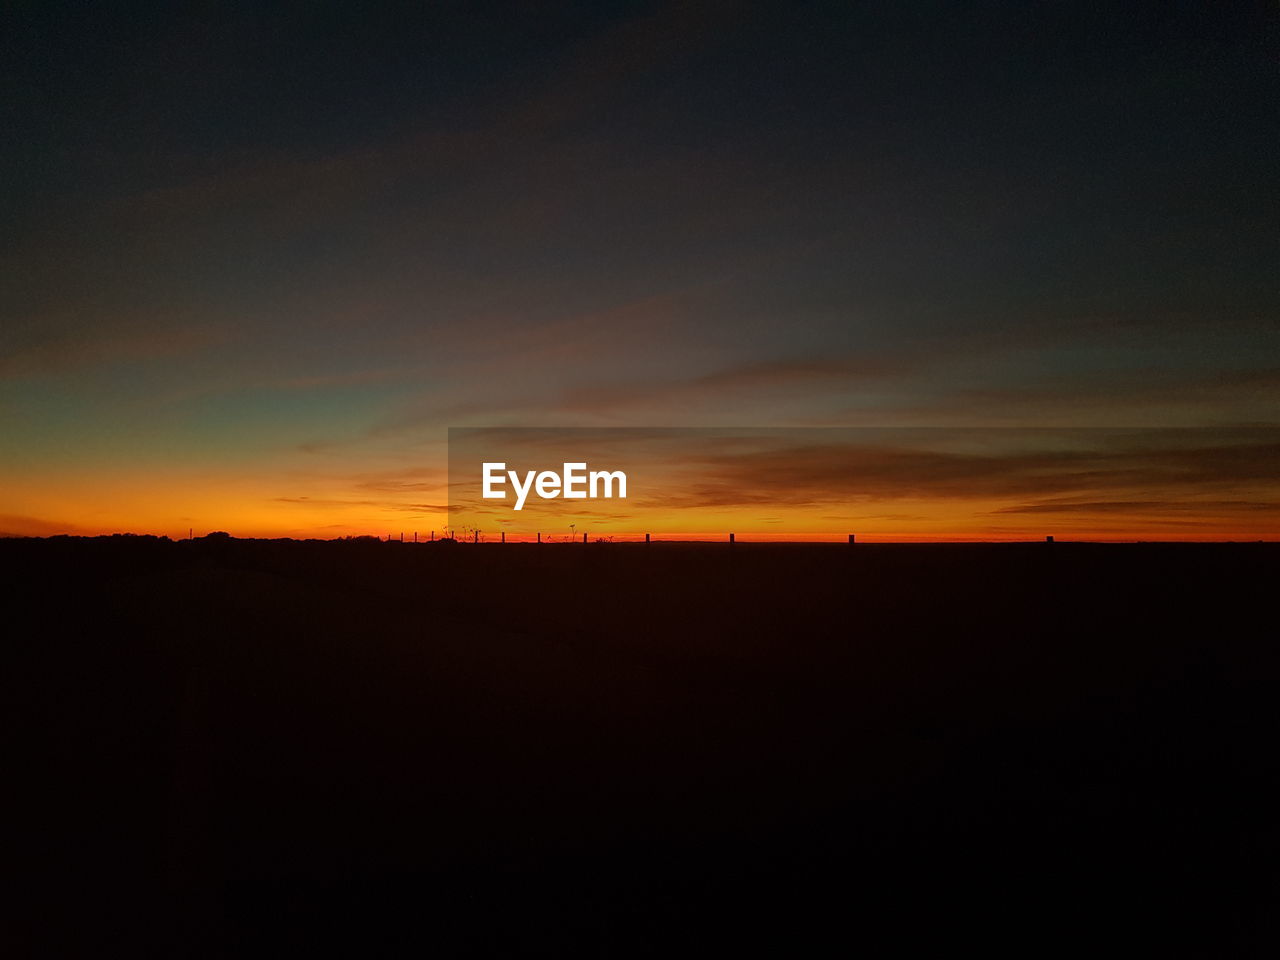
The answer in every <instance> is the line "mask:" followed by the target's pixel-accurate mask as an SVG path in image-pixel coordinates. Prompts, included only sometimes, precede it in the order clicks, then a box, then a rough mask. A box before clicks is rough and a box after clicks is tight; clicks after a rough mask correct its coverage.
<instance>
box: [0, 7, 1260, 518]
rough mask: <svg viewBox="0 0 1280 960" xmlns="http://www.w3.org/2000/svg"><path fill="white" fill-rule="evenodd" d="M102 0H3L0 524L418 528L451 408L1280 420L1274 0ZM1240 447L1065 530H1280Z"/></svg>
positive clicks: (539, 421)
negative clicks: (1141, 507)
mask: <svg viewBox="0 0 1280 960" xmlns="http://www.w3.org/2000/svg"><path fill="white" fill-rule="evenodd" d="M127 6H128V9H125V7H126V5H105V4H100V5H83V4H77V5H71V4H58V3H17V4H13V5H10V6H8V7H7V8H6V10H5V12H4V13H3V14H0V17H2V18H3V23H0V85H2V86H3V90H4V96H3V98H2V99H0V117H2V118H3V128H4V131H5V135H4V136H3V137H0V165H2V166H0V170H2V171H3V178H2V182H3V185H4V186H3V189H2V190H0V205H2V206H0V222H3V223H4V224H5V229H4V230H3V231H0V533H5V534H18V535H32V534H35V535H45V534H52V533H104V532H115V531H132V532H138V533H155V534H163V535H169V536H175V537H176V536H185V535H186V534H187V531H188V530H194V531H195V533H196V534H197V535H199V534H200V533H202V532H208V531H210V530H227V531H230V532H232V533H234V534H237V535H243V536H251V535H255V536H256V535H260V536H320V537H330V536H342V535H347V534H368V533H374V534H379V535H386V534H387V533H398V532H399V531H404V530H429V529H432V528H433V527H436V526H443V525H444V522H445V520H444V516H443V511H444V505H445V504H447V502H448V489H447V486H446V481H447V476H448V456H447V438H448V433H447V431H448V428H449V427H468V426H544V427H552V426H554V427H584V426H590V427H724V426H737V427H788V428H790V427H833V426H841V427H843V426H859V427H861V426H867V427H903V426H929V427H965V428H974V427H980V428H995V427H1020V428H1037V429H1050V428H1063V427H1070V428H1098V427H1111V428H1114V427H1124V428H1130V427H1141V428H1170V427H1183V428H1185V427H1196V428H1209V429H1211V430H1221V431H1230V430H1232V429H1236V428H1240V427H1250V428H1266V427H1270V426H1280V325H1278V324H1277V307H1280V291H1278V290H1277V282H1276V277H1277V275H1278V273H1277V270H1276V266H1277V263H1280V257H1278V254H1280V242H1278V241H1280V230H1277V224H1278V223H1280V210H1278V209H1277V206H1278V205H1277V199H1278V196H1277V187H1276V175H1275V171H1276V170H1277V169H1280V162H1278V161H1280V147H1278V146H1277V145H1278V144H1280V123H1277V112H1276V103H1277V102H1280V97H1278V95H1280V77H1278V76H1277V63H1278V62H1280V58H1278V57H1277V54H1278V53H1280V43H1278V41H1280V12H1278V11H1277V10H1276V9H1275V8H1274V6H1273V5H1263V4H1257V5H1254V4H1239V5H1236V4H1204V5H1190V4H1186V5H1183V4H1146V3H1126V4H1071V3H1046V4H1025V3H955V4H951V3H926V2H921V3H913V4H848V3H818V4H814V3H786V4H753V3H634V4H607V3H600V2H590V3H579V4H555V3H551V4H545V3H537V4H489V3H436V4H421V3H406V4H371V5H355V4H331V5H330V4H300V3H292V4H280V5H274V4H267V3H246V4H220V5H200V6H198V7H197V6H192V7H183V6H181V5H164V6H163V7H161V6H159V5H157V7H156V8H154V9H151V10H147V9H146V8H145V7H144V5H127ZM1250 437H1251V439H1250V441H1249V442H1250V444H1251V446H1250V447H1249V450H1250V451H1251V453H1249V455H1248V456H1235V457H1232V458H1229V462H1231V463H1243V462H1249V463H1252V464H1254V465H1255V468H1256V465H1257V464H1275V463H1277V462H1278V458H1277V454H1276V449H1277V447H1276V445H1275V444H1274V443H1270V442H1268V441H1267V440H1266V437H1265V434H1257V433H1255V434H1251V435H1250ZM1209 446H1210V447H1212V446H1214V445H1213V444H1210V445H1209ZM1213 457H1214V455H1213V454H1212V453H1209V454H1203V455H1202V459H1206V458H1207V459H1213ZM849 468H850V469H853V466H852V465H850V467H849ZM815 469H816V468H815ZM859 469H861V467H860V466H859ZM1252 472H1256V469H1255V470H1253V471H1248V470H1246V471H1244V472H1243V473H1242V474H1241V475H1239V476H1233V477H1232V478H1230V480H1231V482H1232V483H1235V484H1236V486H1237V487H1241V485H1243V486H1244V487H1248V489H1245V490H1243V492H1242V489H1243V488H1242V489H1235V488H1233V489H1232V490H1229V491H1226V492H1225V493H1224V492H1223V489H1221V484H1222V483H1225V482H1226V481H1223V480H1222V479H1221V478H1219V479H1218V480H1217V481H1214V483H1217V484H1218V486H1214V485H1213V484H1209V485H1207V486H1202V487H1200V488H1198V489H1196V490H1192V491H1190V493H1189V496H1191V497H1192V499H1197V498H1198V499H1200V500H1201V501H1204V502H1208V501H1210V500H1212V501H1215V502H1224V503H1225V502H1228V501H1230V502H1237V503H1239V502H1244V501H1246V500H1247V501H1248V502H1249V503H1251V504H1253V506H1252V507H1250V508H1249V517H1250V519H1248V520H1247V522H1236V521H1233V522H1232V523H1231V524H1229V525H1221V524H1218V523H1217V522H1216V521H1214V522H1207V521H1206V518H1205V517H1204V516H1200V515H1196V514H1194V511H1192V513H1191V514H1190V515H1189V513H1188V510H1187V508H1186V507H1185V504H1183V505H1181V506H1179V507H1178V508H1177V509H1176V510H1174V511H1173V512H1172V513H1170V514H1169V523H1168V524H1167V525H1166V526H1164V527H1162V528H1159V529H1155V528H1152V527H1150V526H1147V525H1143V524H1139V525H1137V526H1134V525H1133V524H1130V525H1128V526H1126V525H1125V524H1123V523H1120V524H1117V522H1116V515H1117V511H1116V509H1115V508H1114V507H1109V508H1102V509H1101V510H1100V511H1099V512H1097V513H1096V514H1094V515H1092V516H1089V515H1081V514H1079V513H1078V512H1077V513H1076V514H1075V516H1076V520H1075V524H1076V525H1075V526H1074V527H1072V529H1071V530H1070V531H1069V532H1071V533H1073V534H1074V535H1078V536H1089V535H1091V534H1094V535H1099V536H1105V535H1114V536H1155V535H1162V536H1167V537H1175V536H1180V535H1181V534H1180V533H1179V531H1180V530H1183V531H1185V530H1186V524H1187V523H1188V522H1194V521H1200V525H1199V526H1198V527H1196V528H1195V535H1197V536H1213V535H1217V534H1221V535H1224V536H1225V535H1227V534H1228V533H1229V534H1230V535H1231V536H1233V537H1235V536H1245V535H1247V534H1249V533H1250V532H1253V531H1255V530H1256V531H1257V532H1258V535H1259V536H1274V535H1280V524H1277V522H1276V520H1275V515H1274V510H1273V511H1271V512H1268V510H1267V509H1266V508H1267V507H1268V505H1270V506H1271V507H1274V506H1275V504H1276V503H1277V502H1280V492H1277V491H1276V490H1274V489H1272V490H1270V491H1267V490H1265V489H1258V478H1257V477H1254V476H1252V475H1251V473H1252ZM1245 474H1250V475H1245ZM814 475H815V476H825V475H826V474H824V473H822V471H818V472H817V473H815V474H814ZM1205 482H1206V483H1209V482H1208V481H1205ZM881 486H883V485H881ZM976 490H977V488H975V490H974V491H970V493H974V492H976ZM1040 492H1041V493H1042V494H1043V496H1041V497H1039V498H1038V499H1037V498H1035V497H1030V496H1029V497H1028V498H1027V499H1026V502H1025V504H1024V505H1034V504H1035V503H1042V504H1043V503H1048V502H1050V501H1051V500H1052V498H1053V497H1055V496H1064V495H1069V496H1073V497H1075V500H1076V502H1077V503H1085V502H1092V501H1089V500H1088V499H1087V498H1085V499H1082V498H1083V497H1085V496H1086V493H1087V491H1084V490H1080V491H1074V492H1068V493H1067V494H1064V493H1063V492H1062V491H1061V490H1060V489H1059V488H1056V487H1055V488H1053V489H1048V488H1046V489H1045V490H1044V491H1040ZM956 495H957V494H956V492H955V491H952V492H950V493H948V496H951V497H954V496H956ZM884 496H885V497H886V498H892V496H893V490H892V489H888V488H886V489H885V492H884ZM1124 498H1127V499H1129V500H1130V501H1131V502H1144V503H1152V502H1156V501H1158V500H1159V499H1160V498H1159V497H1158V496H1156V495H1154V494H1150V493H1149V492H1144V490H1143V489H1141V488H1140V487H1135V488H1133V489H1128V490H1126V491H1125V492H1124ZM1104 499H1105V500H1106V502H1108V503H1114V502H1116V498H1115V497H1114V496H1108V497H1107V498H1104ZM1098 502H1102V501H1098ZM739 506H740V507H741V509H740V510H739V512H738V513H737V514H735V515H734V516H733V517H731V518H722V517H717V518H715V520H716V522H717V523H719V522H720V521H721V520H726V522H727V521H728V520H732V521H733V522H735V523H737V524H739V529H741V530H743V531H744V532H747V533H752V532H755V533H758V534H760V535H765V534H766V533H767V532H768V531H769V530H770V529H773V527H771V526H768V525H766V523H765V520H764V519H763V517H764V514H762V513H761V512H760V511H758V510H756V509H755V507H754V506H753V505H752V504H750V503H749V502H748V503H744V504H740V505H739ZM938 509H939V511H940V512H938V513H934V514H929V516H930V520H929V523H928V524H927V527H928V530H927V531H926V532H927V533H929V534H930V535H935V536H938V537H946V536H951V535H955V536H959V535H962V534H963V535H974V536H976V535H979V533H980V532H981V531H978V532H975V531H973V530H969V529H967V528H966V529H961V528H960V526H958V525H957V524H956V522H955V520H954V517H953V518H950V519H949V518H948V516H947V515H946V511H945V509H944V508H943V507H942V506H940V507H939V508H938ZM893 512H894V511H893V510H891V509H887V508H886V510H884V511H882V513H883V514H885V515H891V514H892V513H893ZM1104 514H1105V516H1104ZM835 515H838V514H832V513H831V511H830V510H829V509H828V508H827V506H821V507H819V506H817V505H816V502H815V506H814V509H813V510H811V511H810V512H809V514H807V516H806V519H805V521H804V522H803V523H801V522H799V521H797V522H796V523H794V524H792V525H791V527H790V529H792V531H793V532H802V533H804V532H808V533H815V535H816V531H817V530H818V528H819V527H821V523H819V522H818V521H819V520H820V518H821V517H824V516H835ZM833 523H834V521H833ZM773 526H776V524H775V525H773ZM903 532H904V531H902V530H899V531H898V533H903ZM837 533H838V535H839V536H841V537H843V535H844V530H843V528H841V529H839V530H838V531H837ZM884 533H885V536H886V537H889V536H892V535H893V533H894V531H893V530H892V529H888V528H886V529H885V532H884ZM1019 535H1021V533H1020V534H1019Z"/></svg>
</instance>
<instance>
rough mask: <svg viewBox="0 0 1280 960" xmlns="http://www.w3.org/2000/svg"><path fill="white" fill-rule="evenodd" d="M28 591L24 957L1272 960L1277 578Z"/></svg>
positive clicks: (855, 577)
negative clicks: (315, 951) (339, 953)
mask: <svg viewBox="0 0 1280 960" xmlns="http://www.w3.org/2000/svg"><path fill="white" fill-rule="evenodd" d="M0 563H3V565H4V574H5V584H6V587H7V589H8V591H9V596H10V599H9V600H7V601H6V605H5V620H6V621H7V624H8V629H7V630H6V634H7V636H6V639H5V640H4V664H5V668H4V671H3V672H4V674H5V676H6V679H5V681H4V683H5V687H6V690H7V693H8V699H9V702H10V704H11V706H16V716H15V718H14V719H13V720H12V721H10V722H9V723H8V724H7V726H8V733H9V735H10V739H11V740H16V743H17V747H18V749H19V756H18V759H17V761H16V763H15V764H13V765H11V766H10V767H9V769H8V771H7V774H8V775H7V776H6V778H5V779H6V781H7V786H5V788H4V789H5V791H6V792H7V793H8V794H9V799H10V800H11V801H16V806H15V807H14V809H15V810H16V812H14V813H12V814H10V815H9V819H8V826H9V827H10V830H9V831H6V832H7V833H9V834H10V835H11V839H10V840H9V841H7V842H6V845H7V847H8V853H7V856H6V859H7V862H8V864H9V870H8V875H9V877H10V879H11V880H13V881H15V883H16V886H17V887H18V888H19V890H20V892H19V893H18V894H17V895H15V894H9V895H7V906H8V907H9V908H10V909H11V910H12V912H13V913H14V915H15V917H16V918H15V919H14V920H12V921H9V922H7V923H6V924H5V929H6V931H7V932H6V933H5V934H4V936H5V937H6V938H10V937H15V938H17V945H18V946H20V947H21V948H22V953H23V954H24V955H26V954H29V953H34V954H38V955H58V956H66V955H76V954H86V955H95V956H109V955H120V956H126V955H130V956H139V955H165V956H184V955H194V956H235V955H244V954H251V953H253V954H274V955H280V956H287V955H294V951H296V950H297V949H299V948H303V949H306V948H314V947H328V948H330V949H332V948H338V949H341V950H344V952H347V953H348V954H349V955H352V956H364V955H371V954H385V953H391V954H410V955H421V954H425V953H430V952H434V953H438V954H440V955H446V956H447V955H457V954H476V955H485V954H489V953H506V954H512V953H515V954H527V953H548V954H554V955H564V954H569V953H591V954H597V955H617V954H644V955H658V954H660V953H666V952H669V951H673V950H676V949H684V950H687V949H691V948H692V949H698V950H702V951H710V950H712V949H717V948H718V949H719V950H725V949H729V950H734V951H739V952H740V951H741V949H742V948H744V947H750V948H756V949H759V948H764V949H767V950H770V951H771V952H774V953H779V954H782V953H785V954H787V955H805V954H810V953H813V952H815V950H814V949H812V948H817V947H821V948H822V953H823V954H824V955H826V954H837V953H843V954H848V953H852V954H855V955H857V954H863V955H866V956H885V955H889V954H909V955H917V956H919V955H937V953H936V951H938V950H939V949H941V950H946V951H947V953H948V954H950V953H951V952H953V951H954V952H963V953H965V954H967V953H969V952H971V951H973V952H975V953H976V955H979V956H992V955H1018V956H1030V957H1039V956H1046V955H1072V956H1081V955H1087V956H1126V957H1130V956H1169V955H1173V954H1176V955H1186V956H1199V957H1209V956H1214V957H1219V956H1238V955H1243V956H1267V957H1270V956H1274V955H1276V949H1277V943H1278V942H1280V923H1278V922H1277V909H1276V908H1277V895H1278V893H1280V884H1278V882H1277V881H1278V878H1280V829H1278V827H1277V813H1276V811H1277V809H1280V789H1278V786H1277V778H1276V773H1277V757H1278V756H1280V743H1278V742H1277V739H1276V735H1277V733H1278V732H1280V723H1278V718H1280V708H1278V707H1277V703H1278V702H1280V701H1278V700H1277V682H1278V680H1280V673H1278V672H1277V668H1278V667H1280V657H1278V655H1277V631H1276V630H1275V625H1276V619H1277V617H1276V605H1275V603H1274V596H1275V586H1276V584H1277V582H1280V578H1278V577H1277V574H1278V573H1280V548H1278V547H1276V546H1270V545H1261V544H1256V545H1248V544H1242V545H1222V546H1190V545H1188V546H1155V545H1148V546H1143V545H1134V546H1089V545H1073V544H1054V545H1046V544H1035V545H1026V546H950V547H945V546H898V547H893V546H872V545H861V544H860V545H858V546H856V547H847V546H844V545H837V546H762V545H757V546H752V545H748V544H739V545H737V546H736V547H733V548H730V547H728V546H726V545H714V546H712V545H707V546H695V545H687V546H678V545H669V544H654V545H653V546H651V547H648V548H646V547H644V546H642V545H591V546H581V545H576V544H575V545H557V546H544V547H536V546H526V545H522V546H517V545H509V546H497V545H492V546H479V547H470V546H458V545H440V544H435V545H430V546H426V545H424V546H418V547H414V546H412V545H405V546H401V545H399V544H359V543H329V544H325V543H265V542H261V543H258V542H247V541H242V542H227V543H219V542H213V541H195V542H191V543H169V542H155V541H145V540H125V539H115V540H98V541H75V540H52V541H3V542H0ZM13 908H16V909H13ZM33 948H34V949H33ZM922 949H928V950H930V951H931V952H930V953H927V954H922V953H921V950H922ZM126 951H127V952H126ZM9 952H11V953H12V951H9ZM13 955H16V954H13Z"/></svg>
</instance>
